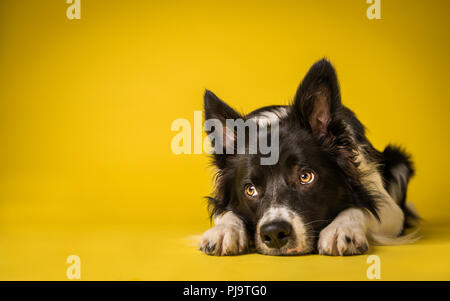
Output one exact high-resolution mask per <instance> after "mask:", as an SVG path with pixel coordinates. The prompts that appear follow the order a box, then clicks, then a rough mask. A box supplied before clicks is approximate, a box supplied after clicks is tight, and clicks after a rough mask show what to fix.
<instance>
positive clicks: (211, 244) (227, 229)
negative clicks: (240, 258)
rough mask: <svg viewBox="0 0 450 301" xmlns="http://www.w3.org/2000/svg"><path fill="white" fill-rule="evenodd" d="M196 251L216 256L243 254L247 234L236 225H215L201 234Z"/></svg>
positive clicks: (245, 250)
mask: <svg viewBox="0 0 450 301" xmlns="http://www.w3.org/2000/svg"><path fill="white" fill-rule="evenodd" d="M198 249H199V250H201V251H202V252H204V253H206V254H208V255H216V256H225V255H238V254H243V253H246V252H247V250H248V239H247V233H246V231H245V229H243V228H242V227H239V226H236V225H217V226H215V227H213V228H211V229H209V230H207V231H206V232H205V233H204V234H203V237H202V240H201V242H200V246H199V248H198Z"/></svg>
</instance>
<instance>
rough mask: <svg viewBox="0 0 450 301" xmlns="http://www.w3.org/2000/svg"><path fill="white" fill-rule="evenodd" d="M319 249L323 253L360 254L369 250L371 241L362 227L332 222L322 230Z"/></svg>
mask: <svg viewBox="0 0 450 301" xmlns="http://www.w3.org/2000/svg"><path fill="white" fill-rule="evenodd" d="M317 249H318V252H319V254H321V255H332V256H338V255H340V256H344V255H358V254H363V253H365V252H367V250H368V249H369V242H368V241H367V237H366V234H365V233H364V231H363V230H362V229H361V228H360V227H358V226H355V225H354V224H348V225H346V224H340V223H338V224H333V223H331V224H330V225H328V226H327V227H326V228H325V229H323V230H322V231H321V232H320V236H319V242H318V245H317Z"/></svg>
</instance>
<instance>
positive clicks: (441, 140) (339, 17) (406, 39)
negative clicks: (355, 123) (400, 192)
mask: <svg viewBox="0 0 450 301" xmlns="http://www.w3.org/2000/svg"><path fill="white" fill-rule="evenodd" d="M81 4H82V7H81V20H68V19H67V18H66V9H67V7H68V6H69V5H68V4H66V1H65V0H58V1H55V0H48V1H35V0H28V1H26V0H22V1H13V0H10V1H1V2H0V280H66V279H67V278H66V269H67V268H68V266H69V265H68V264H67V263H66V258H67V257H68V256H69V255H72V254H75V255H78V256H80V258H81V277H82V280H333V279H334V280H353V279H356V280H365V279H367V278H366V269H367V267H368V265H367V263H366V259H367V256H366V255H363V256H355V257H346V258H342V257H337V258H332V257H323V256H303V257H268V256H263V255H258V254H254V255H245V256H237V257H225V258H218V257H210V256H206V255H203V254H201V253H200V252H198V251H197V250H196V247H195V240H196V239H197V237H193V236H192V235H198V234H201V233H202V231H204V230H206V229H207V228H208V226H209V221H208V217H207V211H206V202H205V200H204V199H203V196H205V195H208V194H209V193H210V192H211V190H212V185H211V184H212V182H211V177H212V174H213V173H212V169H211V168H210V167H209V165H208V164H209V163H208V162H209V160H208V158H207V156H206V155H179V156H176V155H174V154H173V153H172V152H171V149H170V142H171V139H172V137H173V136H174V135H175V134H176V133H175V132H172V131H171V130H170V125H171V123H172V121H173V120H175V119H177V118H186V119H188V120H190V121H191V123H192V122H193V116H194V113H193V112H194V111H195V110H201V109H202V102H203V99H202V95H203V92H204V89H205V88H208V89H211V90H213V91H214V92H215V93H216V94H217V95H218V96H219V97H221V98H222V99H224V100H226V101H227V102H228V103H229V104H230V105H232V106H233V107H235V108H237V109H238V110H240V111H244V112H248V111H250V110H253V109H255V108H257V107H260V106H263V105H269V104H287V103H289V101H290V100H291V98H292V97H293V95H294V93H295V89H296V87H297V85H298V83H299V81H300V80H301V79H302V77H303V75H304V74H305V72H306V71H307V70H308V68H309V67H310V65H312V64H313V63H314V62H315V61H316V60H318V59H320V58H322V57H324V56H326V57H327V58H329V59H330V60H331V61H332V62H333V63H334V65H335V67H336V69H337V72H338V76H339V79H340V83H341V89H342V95H343V101H344V103H345V104H346V105H347V106H349V107H350V108H351V109H353V110H354V111H356V112H357V114H358V116H359V117H360V119H361V120H362V121H363V122H364V123H365V125H366V126H367V127H368V129H369V132H368V135H369V138H370V139H371V140H372V142H373V143H374V145H375V146H376V147H377V148H380V149H381V148H383V147H384V146H385V145H386V144H387V143H390V142H394V143H398V144H401V145H403V146H405V147H406V148H407V149H408V150H409V151H410V152H411V153H412V154H413V157H414V160H415V162H416V167H417V176H416V177H415V178H414V180H413V181H412V183H411V185H410V189H409V200H410V201H412V202H413V203H414V204H415V205H416V206H417V208H418V209H419V212H420V213H421V214H422V216H423V217H424V218H425V220H426V223H425V225H424V228H423V236H424V237H423V239H422V240H421V241H420V242H418V243H416V244H414V245H408V246H397V247H374V248H372V249H371V251H370V253H371V254H376V255H379V256H380V259H381V267H382V270H381V275H382V279H384V280H399V279H402V280H408V279H410V280H419V279H421V280H436V279H440V280H450V259H449V258H448V256H447V255H448V254H449V253H450V252H449V251H450V227H449V226H450V222H449V221H450V202H449V199H448V194H449V192H450V191H449V190H450V185H449V180H448V175H449V173H448V170H449V169H450V164H449V160H448V154H449V150H450V148H449V143H450V142H449V141H450V139H449V138H450V137H449V126H448V114H449V108H450V102H449V99H450V89H449V80H450V76H449V75H450V71H449V70H450V58H449V50H450V49H449V42H450V37H449V28H450V24H449V23H450V21H449V18H448V12H449V10H450V4H449V1H445V0H443V1H412V0H402V1H387V0H382V1H381V10H382V11H381V16H382V20H368V19H367V17H366V9H367V7H368V6H369V5H368V4H366V1H365V0H352V1H323V0H320V1H317V0H315V1H265V0H258V1H256V0H255V1H234V0H233V1H194V0H190V1H180V0H176V1H175V0H160V1H113V0H108V1H107V0H103V1H101V0H82V1H81Z"/></svg>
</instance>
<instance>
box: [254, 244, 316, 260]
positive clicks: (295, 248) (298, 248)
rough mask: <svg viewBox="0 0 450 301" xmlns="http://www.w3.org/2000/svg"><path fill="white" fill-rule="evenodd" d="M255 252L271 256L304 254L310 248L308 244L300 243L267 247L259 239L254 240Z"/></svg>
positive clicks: (308, 251) (310, 250) (307, 252)
mask: <svg viewBox="0 0 450 301" xmlns="http://www.w3.org/2000/svg"><path fill="white" fill-rule="evenodd" d="M255 247H256V252H257V253H259V254H264V255H271V256H299V255H305V254H309V253H311V252H312V248H311V247H310V246H306V245H305V246H302V245H297V244H295V245H291V244H288V245H287V246H284V247H282V248H279V249H273V248H268V247H266V246H265V245H264V243H262V242H261V241H258V240H257V241H256V245H255Z"/></svg>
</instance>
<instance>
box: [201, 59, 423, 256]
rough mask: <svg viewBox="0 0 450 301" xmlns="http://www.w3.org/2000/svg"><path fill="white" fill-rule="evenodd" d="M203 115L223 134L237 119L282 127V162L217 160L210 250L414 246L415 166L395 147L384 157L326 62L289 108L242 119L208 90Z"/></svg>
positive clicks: (345, 251) (342, 250) (353, 250)
mask: <svg viewBox="0 0 450 301" xmlns="http://www.w3.org/2000/svg"><path fill="white" fill-rule="evenodd" d="M205 118H206V119H207V120H208V119H216V120H219V121H220V122H222V124H223V126H224V127H225V128H226V122H225V121H226V120H230V119H232V120H236V119H242V120H250V119H251V120H255V121H256V122H257V123H261V122H262V123H266V124H269V126H270V123H273V122H275V121H276V122H277V124H279V158H278V161H277V162H276V164H272V165H261V164H260V161H259V159H260V156H261V155H260V154H259V153H256V154H229V153H223V154H220V153H216V154H214V155H213V159H214V164H215V166H216V167H217V170H218V171H217V178H216V188H215V193H214V195H213V196H211V197H208V200H209V205H210V209H211V210H210V211H211V217H212V219H213V220H214V224H215V226H214V227H213V228H211V229H209V230H208V231H206V232H205V233H204V234H203V238H202V240H201V243H200V246H199V249H200V250H202V251H203V252H205V253H206V254H210V255H236V254H243V253H247V252H250V251H254V250H256V252H258V253H262V254H268V255H299V254H306V253H316V252H317V253H319V254H324V255H353V254H362V253H364V252H366V251H367V250H368V248H369V242H370V243H373V244H396V243H398V242H400V243H403V242H407V241H410V240H411V237H410V236H409V235H406V236H405V235H403V231H404V229H405V228H406V227H408V226H411V225H413V223H416V222H417V220H418V215H417V214H416V213H415V211H414V209H413V207H412V206H411V205H410V204H409V203H406V190H407V186H408V182H409V180H410V178H411V177H412V176H413V173H414V171H413V166H412V162H411V160H410V158H409V156H408V155H407V154H406V153H405V152H403V151H402V150H401V149H400V148H398V147H394V146H387V147H386V148H385V149H384V151H383V152H379V151H377V150H376V149H375V148H374V147H373V146H372V145H371V143H370V142H369V141H368V140H367V138H366V136H365V133H364V127H363V125H362V124H361V123H360V121H359V120H358V119H357V118H356V116H355V114H354V113H353V112H352V111H351V110H349V109H348V108H347V107H345V106H343V105H342V103H341V96H340V91H339V85H338V80H337V77H336V72H335V70H334V68H333V66H332V65H331V64H330V63H329V62H328V61H327V60H325V59H323V60H321V61H319V62H317V63H316V64H314V65H313V66H312V67H311V69H310V70H309V72H308V73H307V75H306V76H305V78H304V79H303V81H302V83H301V84H300V86H299V88H298V90H297V93H296V95H295V99H294V101H293V103H292V105H290V106H270V107H264V108H261V109H258V110H256V111H254V112H252V113H250V114H248V115H241V114H238V113H237V112H236V111H235V110H233V109H232V108H231V107H229V106H228V105H227V104H225V103H224V102H222V101H221V100H220V99H219V98H217V97H216V96H215V95H214V94H213V93H211V92H209V91H206V93H205ZM226 131H227V133H228V134H227V133H225V135H227V136H226V138H225V139H228V140H229V139H231V140H233V139H235V133H236V131H235V129H226ZM229 133H232V134H231V135H230V134H229ZM268 135H270V133H269V134H268ZM230 136H231V138H230ZM246 143H248V139H247V140H246ZM402 235H403V236H402Z"/></svg>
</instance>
